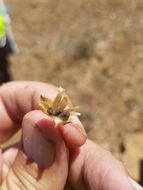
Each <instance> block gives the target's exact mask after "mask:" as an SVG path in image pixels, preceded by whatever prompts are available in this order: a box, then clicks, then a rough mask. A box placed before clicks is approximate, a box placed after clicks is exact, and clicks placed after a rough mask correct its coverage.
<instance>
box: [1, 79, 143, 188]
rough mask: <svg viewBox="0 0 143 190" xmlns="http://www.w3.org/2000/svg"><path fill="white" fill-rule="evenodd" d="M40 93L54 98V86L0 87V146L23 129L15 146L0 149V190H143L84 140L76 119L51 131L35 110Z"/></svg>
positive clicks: (51, 124) (103, 152) (48, 122)
mask: <svg viewBox="0 0 143 190" xmlns="http://www.w3.org/2000/svg"><path fill="white" fill-rule="evenodd" d="M41 94H43V95H45V96H47V97H49V98H51V99H54V97H55V96H56V94H57V88H56V87H54V86H51V85H48V84H44V83H39V82H11V83H7V84H5V85H3V86H1V87H0V113H1V114H0V143H2V142H4V141H6V140H7V139H8V138H10V137H11V136H12V135H13V134H14V133H15V132H16V131H17V130H18V129H20V128H22V139H21V143H20V144H19V146H18V145H16V146H13V147H10V148H9V149H6V150H5V151H2V150H1V151H0V187H1V188H0V189H1V190H19V189H21V190H23V189H24V190H26V189H31V190H37V189H40V190H46V189H48V190H53V189H54V190H63V189H65V190H76V189H82V190H115V189H116V190H121V189H122V190H133V189H137V190H142V189H143V188H142V187H141V186H139V185H138V184H137V183H136V182H135V181H134V180H132V179H130V178H129V177H128V174H127V172H126V171H125V169H124V167H123V165H122V163H120V162H119V161H118V160H116V159H115V158H114V157H113V156H112V155H111V153H110V152H108V151H106V150H104V149H102V148H101V147H99V146H98V145H96V144H95V143H93V142H91V141H90V140H88V139H87V137H86V133H85V131H84V129H83V126H82V124H81V123H80V121H79V120H78V119H77V118H75V120H76V124H67V125H65V126H62V127H60V128H58V129H57V128H55V127H54V125H55V124H54V121H53V119H52V118H51V117H49V116H47V115H45V114H44V113H42V112H41V111H40V110H38V103H39V97H40V95H41ZM69 106H72V105H71V102H70V101H69ZM65 184H66V185H65Z"/></svg>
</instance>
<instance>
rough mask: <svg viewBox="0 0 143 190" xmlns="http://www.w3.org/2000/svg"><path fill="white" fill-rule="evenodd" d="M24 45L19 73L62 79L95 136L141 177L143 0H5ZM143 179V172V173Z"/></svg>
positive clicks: (16, 61)
mask: <svg viewBox="0 0 143 190" xmlns="http://www.w3.org/2000/svg"><path fill="white" fill-rule="evenodd" d="M6 2H7V4H8V5H10V6H11V8H12V13H11V18H12V24H13V31H14V34H15V37H16V40H17V43H18V46H19V49H20V52H19V54H17V55H13V56H11V57H10V61H11V67H10V69H11V72H12V75H13V78H14V80H36V81H37V80H38V81H43V82H48V83H52V84H55V85H57V86H62V87H63V88H65V89H66V91H67V93H68V95H69V96H70V97H71V99H72V100H73V102H74V104H75V105H79V106H80V112H81V113H82V115H81V120H82V122H83V123H84V125H85V128H86V130H87V132H88V135H89V138H91V139H93V140H94V141H95V142H97V143H99V144H100V145H101V146H103V147H105V148H107V149H109V150H111V151H112V152H113V153H114V155H115V156H117V157H119V158H120V159H121V160H122V161H123V162H124V164H125V165H126V167H127V168H128V170H129V173H130V174H131V175H132V177H134V178H135V179H137V180H139V179H140V171H141V166H140V165H141V161H142V160H143V143H142V139H143V1H142V0H120V1H118V0H102V1H101V0H75V1H73V0H68V1H67V0H62V1H61V0H59V1H57V0H40V1H39V0H31V1H29V0H25V1H19V0H14V1H11V0H7V1H6ZM142 180H143V179H142Z"/></svg>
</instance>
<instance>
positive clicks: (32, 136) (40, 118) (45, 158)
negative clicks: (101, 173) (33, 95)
mask: <svg viewBox="0 0 143 190" xmlns="http://www.w3.org/2000/svg"><path fill="white" fill-rule="evenodd" d="M67 172H68V151H67V149H66V146H65V144H64V142H63V140H62V138H61V136H60V133H59V131H58V129H56V128H55V127H54V122H53V120H52V119H51V118H49V117H48V116H46V115H45V114H44V113H42V112H41V111H38V110H37V111H32V112H29V113H28V114H26V115H25V117H24V119H23V122H22V146H21V149H20V150H19V152H18V154H17V156H16V159H15V161H14V163H13V165H12V168H11V169H10V170H9V172H8V174H7V176H6V178H5V180H4V181H3V183H2V187H1V190H7V189H8V190H18V189H32V190H37V189H40V190H47V189H49V190H53V189H54V190H63V188H64V185H65V183H66V178H67ZM61 174H62V175H61Z"/></svg>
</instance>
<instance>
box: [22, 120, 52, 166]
mask: <svg viewBox="0 0 143 190" xmlns="http://www.w3.org/2000/svg"><path fill="white" fill-rule="evenodd" d="M47 125H48V122H47ZM38 126H40V124H39V125H38V124H37V123H34V122H33V121H32V120H30V119H25V120H24V121H23V126H22V129H23V135H22V136H23V138H22V142H23V149H24V152H25V153H26V154H27V156H28V157H29V158H30V159H31V160H33V161H34V162H36V163H37V164H39V165H40V166H43V167H47V166H49V165H51V164H52V163H53V161H54V157H55V142H54V139H51V137H50V138H49V136H48V133H47V134H44V133H43V132H42V131H41V130H40V128H39V127H38ZM45 128H48V126H46V125H45Z"/></svg>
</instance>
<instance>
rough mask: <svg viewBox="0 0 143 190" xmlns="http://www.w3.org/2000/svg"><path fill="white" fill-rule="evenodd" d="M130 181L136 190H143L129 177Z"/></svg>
mask: <svg viewBox="0 0 143 190" xmlns="http://www.w3.org/2000/svg"><path fill="white" fill-rule="evenodd" d="M129 180H130V182H131V184H132V185H133V187H134V188H135V190H143V187H142V186H141V185H139V184H138V183H137V182H136V181H134V180H133V179H132V178H130V177H129Z"/></svg>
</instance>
